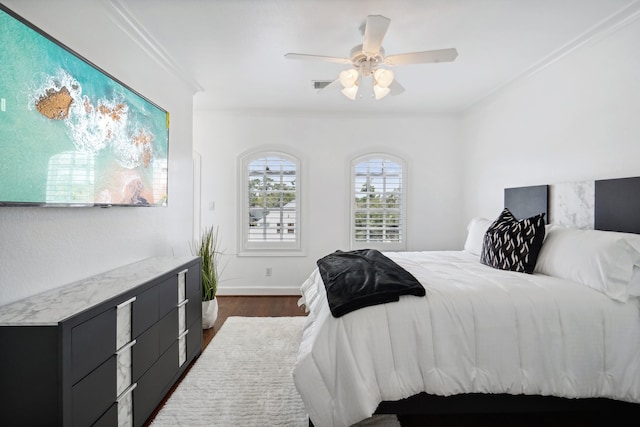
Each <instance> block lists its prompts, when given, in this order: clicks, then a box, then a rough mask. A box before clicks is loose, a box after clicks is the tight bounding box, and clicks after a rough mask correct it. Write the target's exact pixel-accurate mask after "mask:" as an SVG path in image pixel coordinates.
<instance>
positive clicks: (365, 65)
mask: <svg viewBox="0 0 640 427" xmlns="http://www.w3.org/2000/svg"><path fill="white" fill-rule="evenodd" d="M390 23H391V20H390V19H389V18H386V17H384V16H382V15H369V16H368V17H367V20H366V22H365V23H364V30H363V39H362V44H360V45H357V46H355V47H354V48H353V49H351V57H350V58H339V57H333V56H320V55H307V54H304V53H287V54H286V55H285V58H289V59H310V60H320V61H328V62H335V63H338V64H345V65H351V68H349V69H348V70H344V71H342V72H340V74H339V76H338V78H337V79H336V80H334V81H332V82H331V83H330V84H329V85H327V86H326V87H324V88H323V89H321V90H320V91H325V90H327V89H330V88H340V87H342V89H341V92H342V94H343V95H344V96H346V97H347V98H349V99H351V100H354V101H355V100H356V97H358V96H359V97H360V98H363V97H365V96H367V94H371V96H373V97H375V99H382V98H384V97H385V96H387V95H389V94H390V95H392V96H393V95H398V94H400V93H402V92H404V88H403V87H402V86H401V85H400V84H399V83H398V82H397V81H396V80H395V79H394V73H393V71H391V70H390V69H388V68H383V67H381V66H382V65H386V66H389V67H393V66H396V65H407V64H426V63H433V62H451V61H453V60H455V59H456V57H457V56H458V52H457V51H456V49H454V48H450V49H439V50H428V51H423V52H413V53H401V54H397V55H390V56H385V52H384V49H383V48H382V40H383V39H384V36H385V34H386V33H387V29H388V28H389V24H390Z"/></svg>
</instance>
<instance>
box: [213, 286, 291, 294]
mask: <svg viewBox="0 0 640 427" xmlns="http://www.w3.org/2000/svg"><path fill="white" fill-rule="evenodd" d="M216 295H220V296H253V295H255V296H261V295H266V296H272V295H297V296H299V295H300V288H266V287H237V288H236V287H229V288H218V291H217V292H216Z"/></svg>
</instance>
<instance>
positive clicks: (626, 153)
mask: <svg viewBox="0 0 640 427" xmlns="http://www.w3.org/2000/svg"><path fill="white" fill-rule="evenodd" d="M638 41H640V20H636V21H635V22H631V23H630V24H629V25H627V26H626V27H623V28H621V29H619V30H618V31H616V32H614V33H612V34H609V35H607V36H606V37H603V38H600V39H599V40H596V41H594V42H592V43H589V44H586V45H583V46H582V47H581V48H579V49H578V50H576V51H575V52H573V53H572V54H570V55H569V56H566V57H565V58H563V59H561V60H559V61H557V62H556V63H553V64H551V65H549V66H548V67H546V68H545V69H543V70H542V71H540V72H539V73H537V74H535V75H533V76H532V77H530V78H529V79H527V80H525V81H521V82H519V83H517V84H515V85H512V87H509V88H507V90H504V91H501V92H500V93H498V94H497V95H496V96H493V97H492V98H491V99H490V100H488V101H486V102H484V103H482V104H480V105H477V106H476V107H474V108H472V109H471V110H470V111H468V113H467V114H466V115H465V116H464V118H463V121H462V124H463V132H464V137H463V140H464V147H465V150H464V151H465V153H466V158H465V162H464V165H465V167H464V171H465V175H464V183H463V187H464V189H465V205H464V212H465V216H466V217H472V216H475V215H481V216H486V217H487V218H494V217H496V216H497V215H498V214H499V213H500V210H501V209H502V206H503V205H502V197H503V193H502V191H503V188H505V187H515V186H525V185H537V184H554V183H562V182H570V181H581V180H593V179H606V178H617V177H628V176H639V175H640V78H639V77H638V76H640V55H638V47H639V44H638Z"/></svg>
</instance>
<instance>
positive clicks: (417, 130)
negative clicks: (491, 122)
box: [194, 111, 464, 294]
mask: <svg viewBox="0 0 640 427" xmlns="http://www.w3.org/2000/svg"><path fill="white" fill-rule="evenodd" d="M458 123H459V122H458V119H457V118H456V117H455V116H447V115H433V116H425V115H416V116H391V117H386V116H358V115H353V116H350V117H344V116H338V115H336V116H332V115H319V116H316V115H304V114H295V113H289V114H277V113H270V114H264V113H257V112H256V113H234V112H221V111H195V112H194V149H195V150H196V151H197V152H198V153H199V154H200V155H201V156H202V181H201V188H202V191H201V197H202V199H201V200H202V209H201V226H202V227H205V226H208V225H217V226H219V228H220V233H221V236H222V247H223V249H225V252H226V257H225V261H223V262H225V263H226V269H225V271H224V273H223V276H222V282H221V284H220V293H221V294H225V293H226V294H233V293H235V294H238V293H254V294H255V293H258V294H260V293H297V292H298V289H299V287H300V285H301V284H302V282H303V281H304V279H306V278H307V277H308V275H309V274H310V273H311V271H312V269H313V267H314V266H315V262H316V260H317V259H318V258H320V257H322V256H324V255H326V254H328V253H330V252H333V251H334V250H336V249H342V250H348V249H349V190H350V184H349V176H350V172H349V165H348V163H349V160H350V159H351V158H352V157H354V156H355V155H357V154H362V153H364V152H367V151H386V152H390V153H393V154H396V155H399V156H400V157H403V158H405V159H406V160H407V161H408V173H409V176H408V178H409V179H408V187H407V189H408V207H407V212H408V238H407V249H408V250H428V249H459V248H461V247H462V244H463V243H464V233H463V230H460V229H459V227H458V225H459V223H460V222H461V221H462V220H461V216H460V215H461V213H460V194H461V192H462V188H461V186H460V184H461V179H460V172H461V170H460V169H459V165H460V160H461V150H460V137H459V126H458ZM274 145H275V146H277V147H280V148H283V149H289V150H291V151H292V152H293V153H296V154H298V155H299V156H300V157H301V158H302V161H303V168H304V173H305V175H304V177H303V178H304V179H305V181H304V183H303V194H302V204H303V205H302V207H303V208H304V212H303V218H302V219H303V230H302V232H303V239H304V240H303V245H304V246H305V248H306V256H303V257H238V256H236V255H235V254H236V253H237V251H238V247H237V242H236V231H237V228H238V221H239V220H240V218H239V213H238V206H239V202H238V195H237V193H238V189H237V186H236V182H237V179H238V176H239V175H238V171H237V170H236V166H237V158H238V156H239V155H240V154H242V153H244V152H245V151H247V150H249V149H252V148H255V147H260V146H274ZM212 201H213V202H215V210H213V211H211V210H209V203H210V202H212ZM266 267H272V269H273V275H272V276H271V277H265V268H266Z"/></svg>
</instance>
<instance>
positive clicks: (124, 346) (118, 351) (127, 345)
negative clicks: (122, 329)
mask: <svg viewBox="0 0 640 427" xmlns="http://www.w3.org/2000/svg"><path fill="white" fill-rule="evenodd" d="M135 343H136V340H133V341H130V342H128V343H126V344H125V345H123V346H122V347H120V348H119V349H117V350H116V354H117V355H119V354H120V353H122V352H123V351H125V350H127V349H129V348H131V347H133V345H134V344H135Z"/></svg>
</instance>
